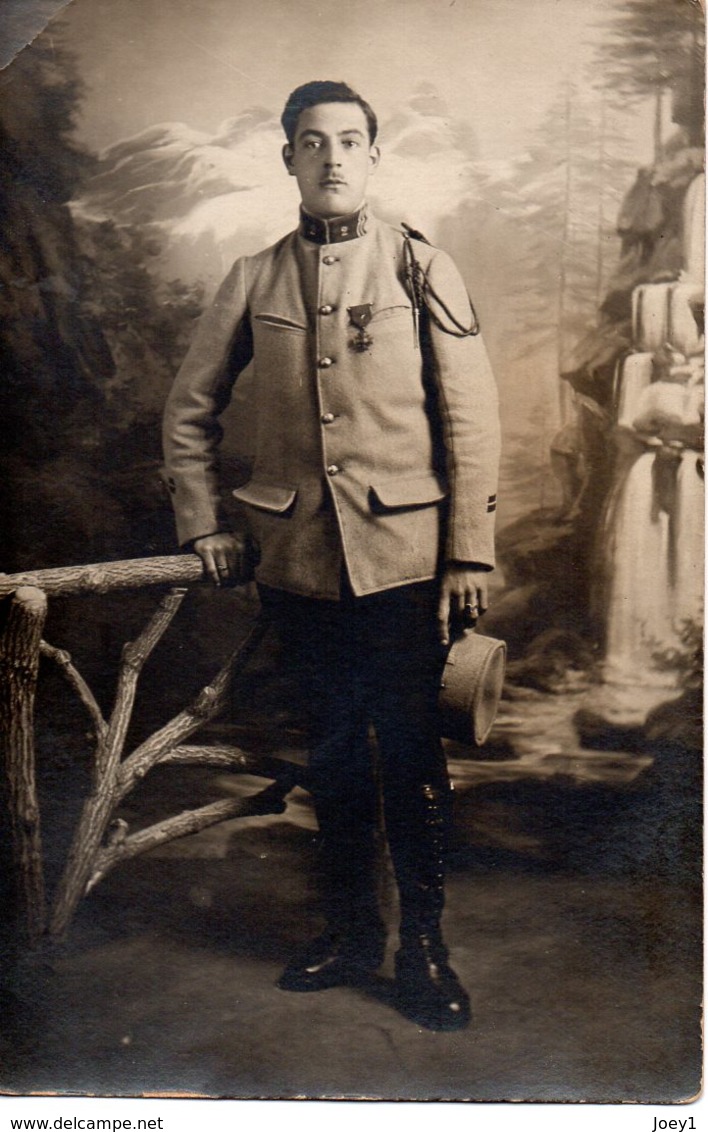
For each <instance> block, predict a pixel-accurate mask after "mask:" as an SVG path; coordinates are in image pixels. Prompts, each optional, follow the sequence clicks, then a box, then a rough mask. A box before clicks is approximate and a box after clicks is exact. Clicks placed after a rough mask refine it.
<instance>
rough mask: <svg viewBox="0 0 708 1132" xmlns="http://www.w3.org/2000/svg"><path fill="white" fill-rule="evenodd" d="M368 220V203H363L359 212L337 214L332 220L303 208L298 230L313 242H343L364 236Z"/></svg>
mask: <svg viewBox="0 0 708 1132" xmlns="http://www.w3.org/2000/svg"><path fill="white" fill-rule="evenodd" d="M366 221H367V214H366V205H362V207H361V208H360V209H359V211H358V212H351V213H348V214H347V215H346V216H335V217H333V218H332V219H331V220H322V219H321V218H320V217H319V216H310V214H309V213H307V212H305V210H304V209H303V208H301V209H300V225H299V227H298V231H299V233H300V235H301V236H304V238H305V239H306V240H310V242H311V243H313V244H343V243H345V242H346V241H347V240H356V239H357V238H358V237H359V236H363V235H364V233H365V232H366Z"/></svg>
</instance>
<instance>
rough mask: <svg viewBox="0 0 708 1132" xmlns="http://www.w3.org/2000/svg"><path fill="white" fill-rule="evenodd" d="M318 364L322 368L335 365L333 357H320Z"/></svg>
mask: <svg viewBox="0 0 708 1132" xmlns="http://www.w3.org/2000/svg"><path fill="white" fill-rule="evenodd" d="M317 364H318V366H319V367H320V369H329V367H330V366H331V365H334V361H333V359H332V358H320V360H319V361H318V363H317Z"/></svg>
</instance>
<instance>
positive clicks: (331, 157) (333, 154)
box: [324, 142, 342, 169]
mask: <svg viewBox="0 0 708 1132" xmlns="http://www.w3.org/2000/svg"><path fill="white" fill-rule="evenodd" d="M324 163H325V168H326V169H335V168H337V167H338V166H339V165H341V164H342V161H341V155H340V154H339V152H338V151H337V149H336V148H335V146H334V145H333V144H332V143H331V142H330V143H329V144H328V145H327V147H326V148H325V151H324Z"/></svg>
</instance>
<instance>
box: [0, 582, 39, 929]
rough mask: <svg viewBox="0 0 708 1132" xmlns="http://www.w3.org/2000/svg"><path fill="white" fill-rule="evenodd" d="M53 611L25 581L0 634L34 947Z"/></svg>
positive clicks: (8, 789) (3, 728)
mask: <svg viewBox="0 0 708 1132" xmlns="http://www.w3.org/2000/svg"><path fill="white" fill-rule="evenodd" d="M46 616H47V599H46V596H45V594H44V593H42V591H41V590H38V589H35V588H33V587H20V589H18V590H17V591H16V592H15V594H14V596H13V598H12V600H11V602H10V608H9V611H8V616H7V620H6V622H5V626H4V630H3V633H2V636H1V637H0V750H1V751H2V757H3V771H4V784H3V785H4V790H3V793H4V794H5V796H6V804H7V809H8V815H9V819H10V832H11V837H12V850H13V859H14V868H15V876H16V886H17V914H18V921H19V925H18V926H19V928H20V934H21V935H23V936H25V937H26V940H27V942H28V944H29V946H30V947H32V946H35V945H36V944H37V943H38V942H39V939H40V936H41V935H42V932H43V930H44V923H45V895H44V870H43V863H42V841H41V831H40V814H39V802H38V799H37V784H36V776H35V749H34V699H35V692H36V687H37V674H38V671H39V645H40V640H41V637H42V628H43V626H44V621H45V618H46Z"/></svg>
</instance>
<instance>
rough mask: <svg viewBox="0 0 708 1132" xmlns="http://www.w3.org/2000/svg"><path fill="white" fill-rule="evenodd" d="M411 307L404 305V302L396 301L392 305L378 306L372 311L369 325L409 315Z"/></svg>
mask: <svg viewBox="0 0 708 1132" xmlns="http://www.w3.org/2000/svg"><path fill="white" fill-rule="evenodd" d="M410 313H411V308H410V307H409V306H406V304H405V303H398V304H397V305H396V306H392V307H379V308H378V309H377V310H375V311H372V314H371V321H370V323H369V325H370V326H374V325H375V324H376V323H379V322H387V321H388V320H389V319H390V318H404V317H405V316H406V315H410Z"/></svg>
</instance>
